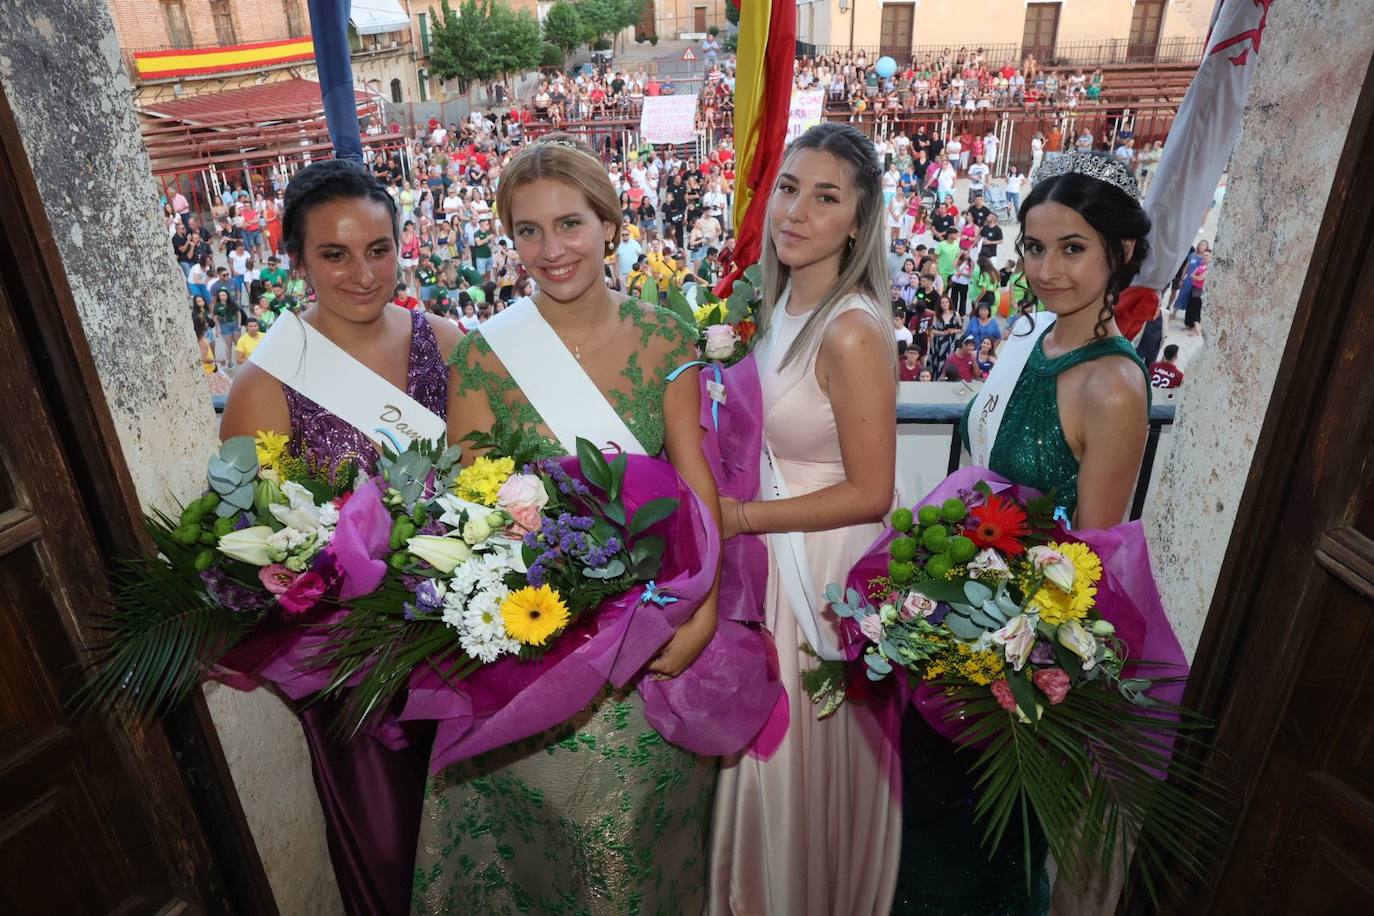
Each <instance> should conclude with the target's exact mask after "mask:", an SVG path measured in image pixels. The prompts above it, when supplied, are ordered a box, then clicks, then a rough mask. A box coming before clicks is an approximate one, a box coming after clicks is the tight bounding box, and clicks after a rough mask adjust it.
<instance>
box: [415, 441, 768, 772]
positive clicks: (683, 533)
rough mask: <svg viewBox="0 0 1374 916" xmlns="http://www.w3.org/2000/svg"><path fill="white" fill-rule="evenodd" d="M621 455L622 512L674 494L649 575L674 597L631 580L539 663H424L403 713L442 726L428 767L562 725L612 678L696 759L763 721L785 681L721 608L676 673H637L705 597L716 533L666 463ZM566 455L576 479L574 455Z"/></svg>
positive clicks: (759, 643) (751, 732)
mask: <svg viewBox="0 0 1374 916" xmlns="http://www.w3.org/2000/svg"><path fill="white" fill-rule="evenodd" d="M627 457H628V462H629V464H628V468H627V470H626V473H625V483H624V488H623V496H624V500H625V504H626V511H627V513H633V512H634V510H635V509H636V508H638V507H639V506H641V505H643V504H644V503H646V502H648V501H650V500H653V499H659V498H662V497H673V498H676V499H678V500H679V508H678V511H677V512H675V513H674V514H673V515H672V516H671V517H670V518H668V519H666V520H664V521H662V522H660V523H659V524H658V525H655V526H654V528H652V529H651V532H652V533H655V534H659V535H662V536H663V537H664V538H665V539H666V541H667V544H668V547H667V550H666V552H665V553H664V556H663V563H662V567H661V569H660V571H659V574H658V576H657V577H656V578H655V582H656V584H657V587H658V590H659V592H661V593H666V594H667V595H670V596H672V597H674V598H677V599H678V600H677V601H675V602H672V603H668V604H666V605H664V606H662V607H660V606H659V605H658V604H655V603H652V602H648V603H646V602H643V601H642V600H641V598H642V595H643V592H644V589H643V588H641V587H636V588H634V589H632V590H631V591H630V592H629V593H628V594H626V595H623V596H621V597H620V598H617V599H615V600H613V601H608V602H605V603H604V604H602V605H601V606H600V607H599V608H598V609H597V610H596V611H595V612H592V613H588V614H584V615H581V619H579V620H578V621H577V622H576V623H575V624H574V626H572V627H570V628H569V629H568V630H567V631H566V632H565V633H563V634H562V635H561V636H560V637H559V638H558V639H557V640H556V642H555V643H554V646H553V648H552V649H551V650H550V651H549V652H548V653H547V654H546V655H544V656H543V657H542V658H540V659H539V660H538V661H520V660H518V659H515V658H511V657H507V658H503V659H501V660H499V661H497V662H495V663H493V664H490V665H485V666H483V667H482V668H480V669H478V670H477V671H476V672H474V673H473V674H471V675H469V676H467V677H466V678H463V679H462V680H461V681H458V682H456V683H455V684H453V685H450V684H449V683H448V682H446V681H445V679H444V678H443V677H441V676H440V674H439V673H437V672H435V671H433V670H431V669H423V670H420V671H417V672H416V674H415V675H414V676H413V677H412V679H411V684H410V689H409V692H408V697H407V700H406V704H405V707H404V709H403V710H402V712H401V715H400V718H401V719H402V720H403V721H411V720H435V721H437V723H438V727H437V732H436V735H435V739H434V753H433V756H432V757H431V759H430V767H431V769H432V770H434V771H435V772H437V771H439V770H441V769H443V768H444V767H446V766H449V765H451V764H453V763H455V762H457V761H459V760H462V759H465V758H467V757H471V756H474V755H476V754H481V753H484V752H486V751H490V750H493V749H495V748H498V747H502V746H504V745H507V744H510V743H511V742H514V741H519V740H521V739H524V738H528V737H530V736H532V735H536V734H539V733H540V732H542V731H545V730H547V729H549V728H552V727H554V726H556V725H559V724H561V723H563V722H566V721H567V720H568V719H571V718H572V717H573V716H575V715H576V714H577V713H579V712H581V711H582V710H583V709H585V708H587V706H588V705H589V704H590V703H591V702H592V701H593V700H594V699H595V698H596V696H597V694H598V693H600V692H601V690H602V689H603V688H604V687H605V686H606V685H607V684H608V683H609V684H611V685H612V686H614V687H617V688H620V687H624V686H626V685H627V684H632V683H633V684H634V685H635V687H636V689H637V690H638V691H639V693H640V696H641V697H642V698H643V701H644V714H645V718H646V719H647V720H648V722H649V724H650V725H652V726H653V727H654V729H655V730H656V731H658V732H659V733H660V734H661V735H663V737H664V738H666V739H667V740H668V741H670V742H671V743H673V744H675V745H678V746H679V747H683V748H685V749H687V750H689V751H692V752H694V753H698V754H704V755H713V756H714V755H720V754H731V753H735V752H737V751H739V750H741V749H743V748H744V747H745V746H747V745H748V744H749V742H750V740H751V739H753V737H754V736H755V735H756V734H757V733H758V732H759V730H760V729H761V728H762V727H763V726H764V724H765V723H766V722H767V721H768V717H769V715H770V713H771V712H772V710H773V707H774V704H775V701H776V695H777V693H778V692H780V691H781V685H780V684H779V683H778V681H777V676H776V673H775V672H774V671H773V670H772V669H771V668H770V664H769V662H770V659H769V655H768V652H767V646H766V645H765V644H764V642H763V640H762V639H761V637H760V636H759V635H758V634H757V633H755V632H751V631H749V630H748V629H747V628H743V627H738V626H736V625H733V623H731V621H729V620H727V619H725V615H724V614H722V621H721V623H722V625H721V626H720V627H718V629H717V632H716V635H715V637H714V638H713V639H712V640H711V642H710V643H708V645H707V646H706V648H705V650H703V651H702V653H701V655H700V656H699V657H698V658H697V660H696V661H695V662H694V663H693V664H692V666H691V667H690V668H688V669H687V670H686V671H684V672H683V673H682V674H681V675H679V676H677V677H675V678H670V679H666V680H657V679H654V678H650V677H646V676H644V667H645V666H646V665H647V664H648V663H649V662H650V661H651V660H652V659H653V658H654V656H656V655H657V654H658V652H659V651H660V650H661V649H662V648H663V646H664V644H665V643H666V642H667V641H668V640H669V639H670V638H671V637H672V635H673V633H674V632H675V631H676V629H677V628H678V627H679V626H681V625H682V624H683V623H685V622H686V621H687V620H688V618H690V617H691V616H692V614H693V613H694V612H695V611H696V610H697V608H698V607H699V606H700V605H701V602H702V601H703V600H704V599H705V598H706V597H707V596H708V595H709V594H710V592H711V588H712V585H713V583H714V579H715V570H716V563H717V560H718V558H719V553H720V533H719V531H718V529H717V528H716V525H715V522H714V520H713V519H712V518H711V516H710V513H709V512H708V511H707V510H706V508H705V505H704V504H703V503H702V502H701V500H700V499H699V498H697V496H696V495H695V494H694V493H693V492H692V490H691V489H690V488H689V487H688V486H687V485H686V483H684V482H683V480H682V479H681V478H680V477H679V476H678V475H677V472H676V471H674V470H673V468H672V466H671V465H669V464H668V463H667V462H665V461H662V460H660V459H657V458H649V457H645V456H642V455H629V456H627ZM561 462H562V464H563V467H564V468H565V469H566V470H567V471H568V472H569V473H570V474H572V475H573V476H574V477H577V478H578V479H581V472H580V469H579V468H578V465H577V461H576V459H574V458H564V459H561ZM726 624H731V625H726Z"/></svg>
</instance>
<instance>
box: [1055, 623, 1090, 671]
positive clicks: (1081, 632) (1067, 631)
mask: <svg viewBox="0 0 1374 916" xmlns="http://www.w3.org/2000/svg"><path fill="white" fill-rule="evenodd" d="M1059 644H1060V645H1061V646H1063V647H1064V648H1066V649H1068V650H1069V651H1070V652H1072V653H1073V654H1074V655H1077V656H1078V657H1079V658H1081V659H1083V670H1084V671H1091V670H1092V669H1093V666H1094V665H1096V664H1097V640H1096V639H1094V638H1093V635H1092V634H1091V633H1089V632H1088V631H1087V630H1085V629H1083V624H1081V623H1079V622H1078V621H1077V620H1070V621H1068V622H1067V623H1061V624H1060V625H1059Z"/></svg>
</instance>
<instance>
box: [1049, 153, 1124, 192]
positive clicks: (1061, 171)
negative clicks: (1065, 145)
mask: <svg viewBox="0 0 1374 916" xmlns="http://www.w3.org/2000/svg"><path fill="white" fill-rule="evenodd" d="M1069 174H1073V175H1087V176H1088V177H1089V178H1096V179H1097V180H1098V181H1105V182H1106V183H1107V184H1109V185H1112V186H1113V187H1116V188H1120V189H1121V190H1122V191H1125V192H1126V193H1127V194H1129V195H1131V199H1132V200H1139V199H1140V186H1139V185H1137V184H1136V183H1135V176H1134V175H1132V174H1131V172H1130V169H1128V168H1126V167H1125V166H1124V165H1122V164H1121V163H1120V162H1118V161H1117V160H1116V159H1113V158H1112V157H1111V156H1108V155H1106V154H1105V153H1097V152H1090V151H1088V150H1074V151H1073V152H1071V153H1062V154H1060V155H1058V156H1055V157H1054V158H1053V159H1051V158H1049V157H1048V156H1046V157H1045V161H1044V162H1042V163H1040V168H1038V169H1036V170H1035V176H1034V179H1035V184H1039V183H1040V182H1042V181H1044V180H1045V179H1047V178H1058V177H1059V176H1060V175H1069Z"/></svg>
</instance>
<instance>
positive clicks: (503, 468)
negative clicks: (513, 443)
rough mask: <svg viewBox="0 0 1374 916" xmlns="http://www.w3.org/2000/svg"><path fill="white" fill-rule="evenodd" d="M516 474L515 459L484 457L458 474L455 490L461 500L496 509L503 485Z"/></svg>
mask: <svg viewBox="0 0 1374 916" xmlns="http://www.w3.org/2000/svg"><path fill="white" fill-rule="evenodd" d="M514 473H515V461H514V460H513V459H511V458H487V457H485V456H483V457H481V458H478V459H477V460H476V461H474V462H473V463H472V464H470V465H468V466H467V467H465V468H463V470H461V471H460V472H458V480H457V482H456V483H455V485H454V490H455V491H456V492H457V493H458V496H459V497H460V498H461V499H466V500H469V501H471V502H475V503H481V504H482V505H484V506H487V507H488V508H490V507H494V506H495V505H496V497H497V495H498V494H499V493H500V492H501V485H502V484H504V483H505V482H506V480H507V479H508V478H509V477H510V475H512V474H514Z"/></svg>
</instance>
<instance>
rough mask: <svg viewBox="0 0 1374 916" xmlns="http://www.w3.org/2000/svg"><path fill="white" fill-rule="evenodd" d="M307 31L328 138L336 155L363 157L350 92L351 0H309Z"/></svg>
mask: <svg viewBox="0 0 1374 916" xmlns="http://www.w3.org/2000/svg"><path fill="white" fill-rule="evenodd" d="M309 2H310V32H311V35H312V36H313V38H314V40H315V68H316V70H317V71H318V72H319V75H320V96H321V97H322V99H323V101H324V118H325V122H326V123H327V124H328V125H329V140H330V142H331V143H333V144H334V157H335V158H336V159H350V160H352V161H354V162H357V163H362V161H363V138H362V134H361V133H360V132H359V130H358V106H357V104H356V102H355V101H354V95H353V62H352V59H351V57H350V54H349V47H348V18H349V13H350V11H351V7H352V0H309Z"/></svg>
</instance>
